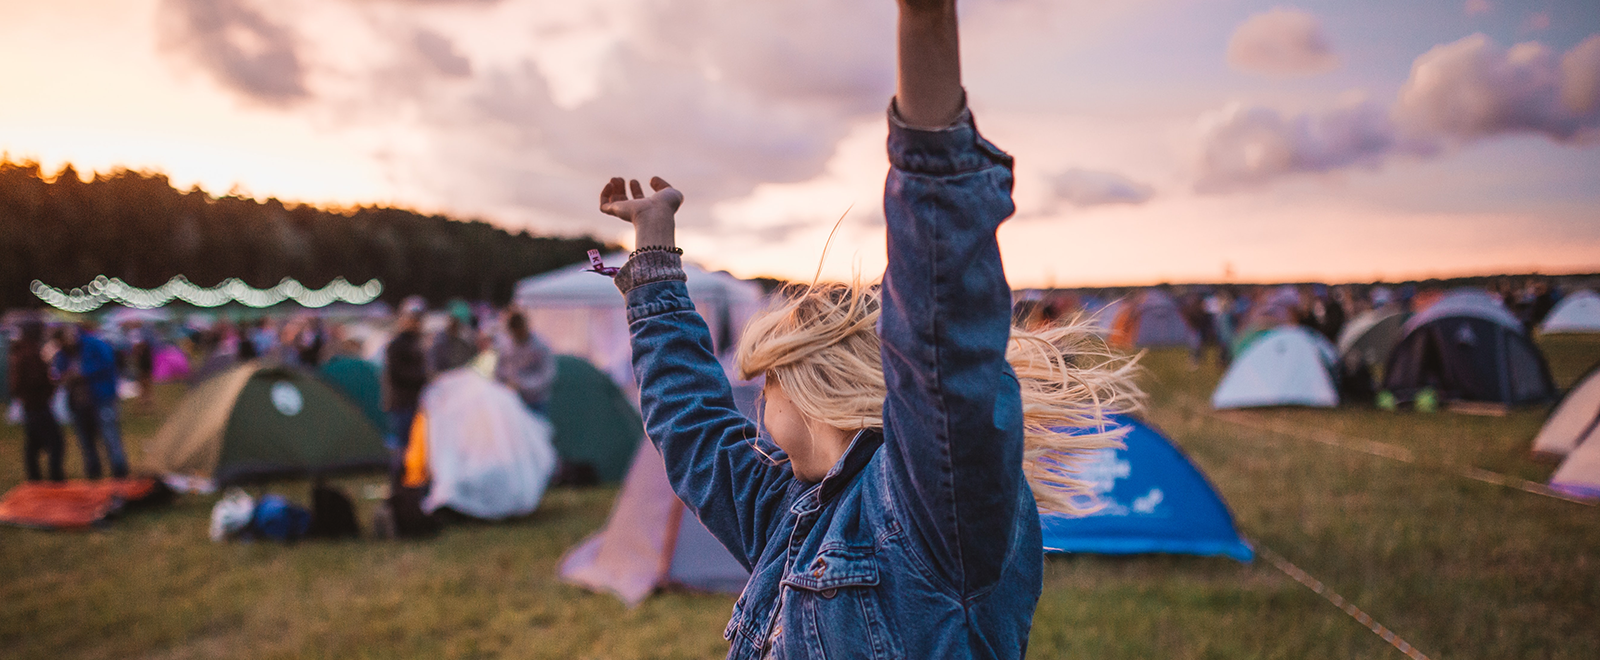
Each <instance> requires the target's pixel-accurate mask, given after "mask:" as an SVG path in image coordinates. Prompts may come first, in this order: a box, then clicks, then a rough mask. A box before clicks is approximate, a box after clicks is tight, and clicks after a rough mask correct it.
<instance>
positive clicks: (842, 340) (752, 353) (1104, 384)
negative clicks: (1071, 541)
mask: <svg viewBox="0 0 1600 660" xmlns="http://www.w3.org/2000/svg"><path fill="white" fill-rule="evenodd" d="M879 303H880V301H879V290H878V287H876V286H863V285H862V284H861V283H860V282H854V283H852V284H837V283H827V284H813V285H810V286H792V287H789V288H786V289H785V290H784V291H783V292H782V293H781V294H780V295H779V296H776V297H775V298H774V302H773V303H772V304H771V305H770V306H769V307H768V308H767V309H766V310H765V311H763V312H762V313H761V314H759V315H758V316H756V317H755V318H753V319H751V321H750V323H749V324H748V325H747V326H746V328H745V331H744V334H743V336H742V337H741V339H740V341H739V350H738V367H739V372H740V375H741V376H742V377H744V378H754V377H756V376H758V375H765V376H766V377H767V378H768V379H769V380H775V381H777V383H778V384H779V385H780V386H781V387H782V388H783V391H784V393H786V394H787V395H788V397H789V399H790V400H792V401H793V402H794V405H795V407H796V408H798V409H799V410H800V412H801V413H802V414H803V415H805V416H806V417H809V418H811V419H814V420H816V421H819V422H822V423H824V424H827V425H829V426H831V427H833V428H837V429H843V430H846V431H855V430H859V429H878V430H881V429H882V428H883V400H884V397H885V396H886V395H887V394H888V390H887V388H886V387H885V386H884V380H883V363H882V362H881V358H880V357H879V352H878V349H879V342H878V333H877V323H878V316H879ZM1006 361H1007V362H1010V363H1011V366H1012V368H1013V369H1014V370H1015V371H1016V373H1017V380H1018V382H1019V383H1020V385H1021V388H1022V424H1023V432H1024V449H1023V458H1022V470H1023V474H1024V475H1025V476H1026V477H1027V479H1028V484H1029V486H1031V487H1032V489H1033V496H1034V500H1035V501H1037V502H1038V505H1039V509H1040V510H1042V511H1054V512H1061V513H1068V514H1081V513H1086V512H1089V511H1092V510H1094V509H1096V508H1098V506H1097V504H1096V503H1095V502H1094V500H1093V498H1092V497H1090V496H1092V492H1091V491H1090V489H1089V484H1088V483H1087V482H1085V481H1083V480H1082V479H1080V478H1078V477H1077V476H1076V475H1077V474H1078V471H1079V469H1080V468H1081V464H1082V462H1083V460H1084V459H1085V458H1086V457H1087V455H1088V454H1089V452H1092V451H1094V450H1096V449H1103V448H1108V447H1119V446H1121V444H1122V442H1121V438H1122V436H1123V435H1125V434H1126V433H1127V430H1126V429H1113V428H1108V427H1110V426H1111V423H1110V419H1109V417H1110V416H1112V415H1115V414H1120V413H1126V412H1131V411H1133V410H1135V409H1137V408H1139V406H1140V405H1141V403H1142V401H1143V399H1144V393H1143V392H1141V391H1140V390H1139V388H1138V386H1136V385H1135V384H1134V382H1133V375H1134V373H1135V371H1136V369H1137V367H1136V364H1135V363H1136V361H1137V360H1136V359H1135V358H1130V357H1125V356H1122V355H1118V354H1116V353H1113V352H1112V351H1111V350H1110V349H1108V348H1107V347H1106V346H1105V344H1104V343H1103V342H1101V341H1100V340H1099V339H1098V338H1097V337H1095V335H1094V334H1093V333H1092V332H1090V329H1089V325H1088V324H1087V323H1086V322H1084V321H1082V320H1080V319H1078V318H1074V319H1071V320H1069V321H1067V322H1065V323H1060V324H1057V325H1053V326H1049V327H1045V328H1042V329H1037V330H1024V329H1022V328H1018V327H1015V326H1013V327H1012V329H1011V341H1010V344H1009V345H1008V346H1007V348H1006Z"/></svg>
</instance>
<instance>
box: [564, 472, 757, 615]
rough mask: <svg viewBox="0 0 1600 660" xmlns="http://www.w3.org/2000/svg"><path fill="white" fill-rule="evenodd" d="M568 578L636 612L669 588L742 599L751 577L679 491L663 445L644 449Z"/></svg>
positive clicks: (571, 559) (569, 560) (569, 561)
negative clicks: (658, 591) (671, 479)
mask: <svg viewBox="0 0 1600 660" xmlns="http://www.w3.org/2000/svg"><path fill="white" fill-rule="evenodd" d="M559 572H560V575H561V579H563V580H566V581H568V582H571V583H573V584H576V585H579V586H582V587H585V588H588V589H592V590H595V591H601V592H606V593H611V594H614V595H616V596H617V597H618V598H621V599H622V601H623V602H624V603H627V604H628V606H629V607H632V606H635V605H638V604H639V603H640V602H642V601H644V599H645V597H646V596H649V595H650V593H651V592H653V591H655V590H656V589H657V588H660V587H664V586H683V587H689V588H691V589H698V590H701V591H716V592H723V593H738V592H739V590H740V589H743V588H744V585H745V582H746V581H748V580H749V579H750V572H749V571H748V570H746V569H745V567H744V566H742V565H740V564H739V560H737V559H735V558H734V556H733V553H731V552H728V549H727V548H725V547H723V545H722V542H720V541H718V540H717V539H716V537H714V536H712V535H711V532H710V531H709V530H707V529H706V527H705V525H702V524H701V523H700V519H699V518H696V517H695V516H694V514H693V513H690V512H689V509H688V507H685V506H684V505H683V501H682V500H679V499H678V496H677V495H676V494H674V493H673V492H672V484H670V483H669V482H668V481H667V467H666V464H665V463H664V462H663V461H662V460H661V454H660V453H659V452H657V451H656V448H655V445H652V444H650V443H648V442H641V443H639V451H638V452H637V453H636V454H635V455H634V459H633V466H632V467H630V468H629V469H628V476H627V479H625V480H624V481H623V482H622V490H621V491H619V492H618V493H617V501H616V504H614V505H613V506H612V509H611V517H610V518H607V519H606V526H605V527H604V528H603V529H601V530H600V531H599V532H596V533H595V534H594V535H593V536H591V537H589V538H588V539H585V540H584V541H583V543H581V544H579V545H578V546H577V547H575V548H573V549H572V550H571V551H570V552H568V553H567V556H565V557H563V558H562V559H561V567H560V569H559Z"/></svg>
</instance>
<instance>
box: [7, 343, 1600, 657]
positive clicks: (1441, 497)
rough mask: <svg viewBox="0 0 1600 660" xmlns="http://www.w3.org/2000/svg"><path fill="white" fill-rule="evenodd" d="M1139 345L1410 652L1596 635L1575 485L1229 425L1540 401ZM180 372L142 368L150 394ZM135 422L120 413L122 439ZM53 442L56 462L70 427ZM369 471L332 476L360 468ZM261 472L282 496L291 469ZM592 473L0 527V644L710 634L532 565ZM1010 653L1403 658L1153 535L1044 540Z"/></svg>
mask: <svg viewBox="0 0 1600 660" xmlns="http://www.w3.org/2000/svg"><path fill="white" fill-rule="evenodd" d="M1542 345H1543V347H1544V349H1545V350H1546V352H1547V354H1548V355H1549V356H1550V358H1551V363H1552V368H1553V370H1554V372H1555V374H1556V377H1557V380H1558V381H1560V382H1561V384H1562V385H1568V384H1570V383H1571V382H1572V380H1573V379H1575V378H1576V377H1577V376H1578V375H1579V374H1581V373H1582V372H1583V371H1584V370H1585V369H1587V368H1588V367H1589V366H1590V365H1591V364H1593V363H1594V362H1596V361H1600V340H1596V339H1594V338H1570V337H1568V338H1557V339H1550V340H1547V341H1544V342H1543V344H1542ZM1146 365H1147V368H1148V372H1147V374H1146V385H1147V387H1148V388H1149V389H1150V391H1151V393H1152V407H1151V412H1150V414H1149V417H1150V418H1151V420H1152V421H1153V422H1154V423H1155V424H1156V425H1157V426H1158V427H1160V428H1161V429H1162V430H1164V431H1165V432H1166V433H1167V434H1168V435H1170V436H1171V437H1172V438H1173V439H1174V441H1175V442H1177V443H1178V444H1179V445H1180V446H1181V447H1182V448H1183V449H1184V450H1185V451H1187V452H1188V453H1189V455H1190V456H1191V458H1193V459H1194V461H1195V462H1196V463H1198V464H1199V465H1200V467H1201V468H1202V469H1203V470H1204V471H1205V472H1206V474H1207V475H1208V476H1209V477H1210V478H1211V480H1212V481H1213V482H1214V483H1215V484H1216V486H1217V488H1218V489H1219V490H1220V491H1221V492H1222V494H1223V496H1224V497H1225V498H1226V499H1227V501H1228V503H1229V504H1230V506H1231V507H1232V508H1233V511H1234V513H1235V515H1236V517H1237V519H1238V523H1239V526H1240V529H1241V530H1242V531H1243V532H1244V533H1245V534H1246V535H1247V536H1249V537H1250V538H1251V539H1253V540H1255V541H1257V542H1259V543H1262V544H1264V545H1266V546H1267V547H1270V548H1272V549H1273V550H1276V551H1277V552H1278V553H1280V554H1282V555H1283V556H1285V557H1286V558H1288V559H1289V560H1290V561H1293V562H1294V563H1296V564H1297V565H1299V566H1300V567H1301V568H1304V569H1305V570H1306V571H1308V572H1309V573H1311V574H1312V575H1314V576H1317V577H1318V578H1319V579H1321V580H1322V581H1324V582H1326V583H1327V584H1328V586H1329V587H1330V588H1332V589H1334V590H1335V591H1337V592H1339V593H1340V594H1341V595H1343V596H1345V597H1347V598H1349V599H1351V600H1352V601H1353V602H1354V603H1355V604H1357V605H1358V606H1360V607H1361V608H1363V609H1364V610H1366V611H1367V612H1369V613H1370V614H1372V615H1373V616H1374V617H1375V618H1376V619H1377V620H1378V621H1381V622H1383V623H1384V624H1385V625H1387V626H1389V627H1390V628H1392V629H1394V631H1395V632H1396V633H1398V634H1399V635H1401V636H1402V637H1404V638H1405V639H1407V640H1408V641H1410V642H1411V643H1413V644H1415V645H1417V646H1418V647H1419V648H1420V649H1421V650H1422V651H1424V652H1425V653H1428V654H1429V655H1430V656H1431V657H1435V658H1493V659H1497V660H1498V659H1502V658H1592V657H1593V656H1594V649H1596V648H1600V627H1597V626H1595V625H1594V623H1595V622H1596V621H1600V509H1596V508H1594V507H1586V506H1581V505H1576V504H1572V503H1569V502H1563V501H1558V500H1553V499H1549V498H1544V497H1539V496H1537V495H1532V494H1529V493H1524V492H1520V491H1515V490H1511V489H1507V488H1503V487H1497V486H1492V485H1489V484H1484V483H1480V482H1476V481H1471V480H1467V479H1464V478H1462V477H1460V476H1457V475H1455V474H1452V473H1450V472H1448V471H1445V470H1441V469H1437V468H1430V467H1425V466H1419V465H1413V464H1405V463H1399V462H1395V461H1392V460H1388V459H1384V458H1380V457H1376V456H1370V455H1367V454H1362V453H1358V452H1353V451H1349V450H1346V449H1341V448H1337V447H1330V446H1327V445H1324V444H1319V443H1315V442H1309V441H1306V440H1301V439H1296V438H1294V437H1290V436H1287V435H1280V434H1276V433H1273V432H1267V431H1260V430H1256V429H1253V428H1248V427H1246V426H1242V425H1240V424H1238V423H1236V422H1237V421H1244V422H1248V423H1252V424H1270V425H1277V426H1282V427H1286V428H1292V429H1296V430H1298V431H1302V432H1332V433H1337V434H1339V435H1341V436H1345V437H1350V438H1360V439H1366V440H1374V441H1380V442H1385V443H1390V444H1394V445H1398V446H1402V447H1405V448H1408V449H1410V450H1411V451H1413V452H1415V453H1416V455H1417V456H1418V457H1419V458H1423V459H1426V460H1428V461H1432V462H1435V463H1452V464H1463V465H1471V466H1476V467H1480V468H1484V469H1489V470H1494V471H1497V472H1502V473H1507V474H1512V475H1516V476H1520V477H1523V478H1527V479H1532V480H1535V481H1544V480H1546V479H1548V477H1549V474H1550V472H1551V471H1552V470H1553V466H1552V465H1550V464H1548V463H1541V462H1537V461H1534V460H1530V459H1529V458H1528V455H1527V448H1528V445H1529V443H1530V442H1531V439H1532V437H1533V435H1534V433H1535V432H1536V431H1537V429H1538V426H1539V424H1540V423H1541V422H1542V420H1543V417H1544V415H1545V414H1546V412H1547V409H1545V408H1537V409H1527V410H1518V411H1514V412H1513V413H1512V414H1510V415H1508V416H1506V417H1502V418H1484V417H1468V416H1462V415H1456V414H1450V413H1439V414H1433V415H1424V414H1417V413H1382V412H1377V411H1370V410H1356V409H1348V410H1337V411H1318V410H1300V409H1281V410H1264V411H1249V412H1241V413H1230V414H1229V415H1222V416H1219V415H1215V414H1212V413H1210V412H1209V411H1208V410H1207V408H1206V407H1205V405H1204V404H1205V402H1206V401H1207V399H1208V397H1209V395H1210V391H1211V388H1212V387H1213V386H1214V385H1215V383H1216V381H1217V379H1218V378H1219V377H1220V375H1221V374H1220V372H1219V371H1218V370H1217V369H1215V368H1214V367H1203V368H1201V369H1198V370H1193V371H1191V370H1189V369H1188V368H1187V366H1186V361H1185V358H1184V356H1183V355H1181V354H1178V353H1167V352H1154V353H1151V354H1149V355H1148V356H1147V359H1146ZM180 395H181V392H179V391H178V390H177V389H175V388H167V389H164V390H162V391H161V392H160V393H159V397H158V402H157V405H156V406H155V410H156V411H157V412H159V411H164V410H169V409H170V408H171V407H172V405H173V404H174V403H175V401H176V399H177V397H178V396H180ZM159 421H160V420H159V414H148V413H137V412H129V414H128V420H127V432H128V436H129V438H128V444H129V446H130V451H131V453H132V454H133V455H135V456H137V455H138V453H139V447H140V444H141V442H142V441H143V440H144V439H146V438H148V437H150V436H151V435H152V434H153V433H154V431H155V429H156V427H157V426H158V424H159ZM20 455H21V433H20V429H18V428H16V427H9V426H8V427H0V456H3V457H5V460H3V461H0V489H6V488H10V487H11V486H12V485H14V484H16V483H17V482H19V481H20V480H21V478H22V469H21V465H20V461H18V460H16V457H19V456H20ZM68 465H69V472H76V471H77V470H78V469H79V467H78V465H79V464H78V462H77V456H76V452H75V451H69V459H68ZM370 481H372V480H359V479H358V480H348V481H346V482H345V485H346V487H347V488H348V489H350V490H351V491H352V492H359V486H360V485H361V484H362V483H366V482H370ZM268 489H270V490H274V491H277V492H282V493H284V494H286V495H289V496H290V497H291V498H296V499H302V500H303V499H304V498H305V495H306V492H305V491H306V486H305V485H304V484H302V483H293V482H290V483H282V484H276V485H273V486H270V487H269V488H268ZM257 490H258V491H259V490H260V489H257ZM614 494H615V491H614V490H611V489H599V490H556V491H553V492H552V493H550V495H549V496H548V497H547V498H546V500H545V502H544V504H543V505H542V506H541V509H540V511H539V512H538V513H536V514H535V515H533V516H531V517H529V518H527V519H524V520H518V521H512V522H507V523H501V524H478V525H458V526H454V527H451V528H449V529H447V530H446V531H445V532H444V533H443V534H442V535H441V536H439V537H438V538H435V539H431V540H426V541H417V542H376V541H362V542H341V543H304V544H300V545H295V546H279V545H274V544H267V543H254V544H239V543H234V544H213V543H211V542H210V541H209V540H208V539H207V538H206V526H207V516H208V513H209V511H210V507H211V504H212V503H213V502H214V499H215V498H214V497H196V496H189V497H184V498H181V499H180V500H178V502H177V503H176V504H174V505H172V506H169V507H166V508H161V509H156V510H147V511H137V512H131V513H129V514H128V515H126V516H124V517H122V518H121V519H119V520H116V521H115V522H114V524H112V525H110V526H108V527H107V528H105V529H100V530H95V531H89V532H80V533H48V532H40V531H34V530H24V529H14V528H0V649H5V651H4V653H0V655H4V656H5V657H8V658H9V657H15V658H63V657H65V658H118V659H120V658H215V657H230V658H291V657H341V658H342V657H357V658H359V657H373V658H394V657H417V658H435V657H455V658H469V657H529V658H703V657H717V656H720V655H722V654H723V653H724V652H725V650H726V646H725V644H724V642H723V641H722V639H721V635H720V633H721V630H722V626H723V623H724V622H725V620H726V617H727V614H728V611H729V609H730V608H731V606H732V598H730V597H725V596H712V595H703V594H691V593H667V594H662V595H658V596H655V597H653V598H651V599H650V600H648V601H647V602H646V603H645V604H644V605H642V606H640V607H639V608H637V609H634V610H628V609H626V608H624V607H623V606H622V605H621V604H620V603H619V602H617V601H616V600H615V599H614V598H611V597H607V596H600V595H595V594H590V593H588V592H586V591H583V590H580V589H576V588H573V587H569V586H566V585H564V584H561V583H559V582H558V581H557V580H556V579H555V578H554V575H555V566H556V563H557V562H558V561H559V559H560V557H561V554H562V553H563V552H564V551H565V550H566V549H567V548H569V547H571V546H572V545H573V544H575V543H577V542H578V541H579V540H580V539H582V538H583V537H584V536H586V535H587V534H589V533H591V532H592V531H594V530H595V529H596V528H598V527H599V526H600V525H601V524H602V522H603V521H604V520H605V517H606V514H607V513H608V511H609V507H610V502H611V498H612V497H613V496H614ZM360 504H361V506H362V507H363V509H364V511H363V513H364V514H365V513H367V512H368V511H369V510H370V505H371V503H369V502H361V503H360ZM1031 656H1032V657H1035V658H1056V657H1099V658H1366V657H1377V658H1399V657H1402V656H1400V654H1399V653H1398V652H1397V651H1395V650H1394V649H1392V648H1390V647H1389V646H1388V645H1387V644H1385V643H1384V642H1383V641H1382V640H1380V639H1378V638H1377V636H1375V635H1373V634H1372V633H1371V632H1370V631H1368V630H1367V629H1366V628H1364V627H1362V626H1361V625H1360V624H1358V623H1356V622H1355V621H1353V620H1351V619H1350V618H1349V617H1347V616H1345V615H1344V614H1343V613H1341V612H1339V611H1338V610H1336V609H1334V608H1333V606H1331V605H1329V604H1328V603H1326V602H1325V601H1323V600H1322V599H1321V598H1320V597H1318V596H1316V595H1314V594H1312V593H1311V592H1310V591H1309V590H1307V589H1306V588H1304V587H1302V586H1301V585H1299V584H1298V583H1295V582H1293V581H1292V580H1290V579H1288V578H1287V577H1285V576H1283V575H1282V574H1281V573H1279V572H1278V571H1277V570H1276V569H1274V568H1272V567H1271V566H1270V565H1268V564H1267V563H1265V562H1263V561H1258V562H1256V563H1255V564H1252V565H1242V564H1239V563H1236V562H1233V561H1231V560H1227V559H1210V558H1195V557H1166V556H1148V557H1134V558H1108V557H1093V556H1081V557H1052V558H1051V559H1050V560H1049V561H1048V564H1047V566H1046V574H1045V589H1044V598H1043V600H1042V601H1041V602H1040V604H1039V609H1038V612H1037V613H1036V615H1035V619H1034V630H1033V638H1032V647H1031Z"/></svg>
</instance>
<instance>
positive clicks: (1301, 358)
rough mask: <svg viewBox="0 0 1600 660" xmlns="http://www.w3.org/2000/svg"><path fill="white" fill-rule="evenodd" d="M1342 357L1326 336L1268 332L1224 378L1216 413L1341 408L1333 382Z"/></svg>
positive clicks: (1214, 402) (1290, 329)
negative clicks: (1242, 410) (1249, 409)
mask: <svg viewBox="0 0 1600 660" xmlns="http://www.w3.org/2000/svg"><path fill="white" fill-rule="evenodd" d="M1337 360H1338V352H1337V351H1335V350H1334V348H1333V345H1332V344H1329V343H1328V340H1327V339H1324V338H1323V337H1322V336H1321V335H1318V334H1316V333H1314V332H1311V331H1310V330H1307V329H1305V328H1301V327H1298V326H1285V327H1280V328H1277V329H1274V330H1270V331H1268V332H1267V333H1266V334H1264V335H1262V336H1261V338H1260V339H1257V340H1256V341H1254V342H1252V343H1251V344H1250V347H1249V348H1247V349H1245V351H1244V353H1242V354H1241V355H1239V357H1238V359H1236V360H1234V361H1233V365H1232V366H1230V367H1228V373H1227V374H1224V375H1223V377H1222V382H1221V383H1220V384H1218V385H1217V390H1216V392H1213V393H1212V395H1211V407H1212V408H1215V409H1218V410H1222V409H1226V408H1253V407H1261V406H1314V407H1319V408H1332V407H1334V406H1337V405H1339V390H1338V388H1337V387H1336V386H1335V385H1334V382H1333V367H1334V364H1335V363H1336V361H1337Z"/></svg>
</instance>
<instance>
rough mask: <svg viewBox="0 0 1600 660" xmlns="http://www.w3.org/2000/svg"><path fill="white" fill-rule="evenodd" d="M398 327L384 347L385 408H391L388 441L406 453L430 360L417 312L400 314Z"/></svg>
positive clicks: (391, 446) (425, 384)
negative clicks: (424, 348)
mask: <svg viewBox="0 0 1600 660" xmlns="http://www.w3.org/2000/svg"><path fill="white" fill-rule="evenodd" d="M396 330H397V332H396V333H395V335H394V338H393V339H390V340H389V345H388V346H387V347H385V348H384V350H383V388H384V389H383V395H384V396H383V398H384V404H383V407H384V409H385V410H387V411H389V429H388V430H389V434H388V436H387V438H386V439H385V443H386V444H388V445H389V448H390V449H392V450H395V451H398V452H401V454H402V455H403V454H404V450H405V445H406V438H407V437H408V435H409V434H410V432H411V420H412V418H414V417H416V416H417V400H418V399H420V398H421V397H422V388H423V387H425V386H427V384H428V360H427V357H426V355H425V354H424V353H423V350H422V322H421V320H419V319H418V318H417V316H416V315H415V314H410V313H408V314H404V315H401V317H400V321H399V323H397V324H396Z"/></svg>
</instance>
